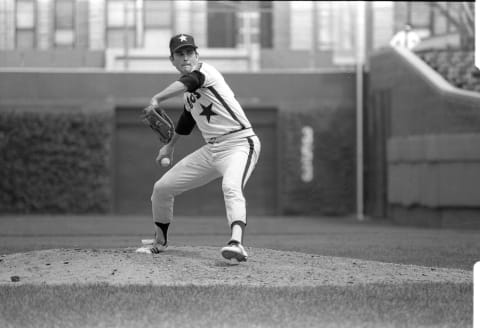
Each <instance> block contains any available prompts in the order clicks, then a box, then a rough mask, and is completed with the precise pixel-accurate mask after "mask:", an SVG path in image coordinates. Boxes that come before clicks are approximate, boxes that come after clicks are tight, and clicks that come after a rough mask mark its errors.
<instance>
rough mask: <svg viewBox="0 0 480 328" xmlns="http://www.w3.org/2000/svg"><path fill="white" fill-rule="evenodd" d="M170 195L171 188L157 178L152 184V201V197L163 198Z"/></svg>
mask: <svg viewBox="0 0 480 328" xmlns="http://www.w3.org/2000/svg"><path fill="white" fill-rule="evenodd" d="M170 197H172V192H171V188H169V186H168V185H167V184H166V183H165V182H164V181H163V180H162V179H160V180H158V181H157V182H155V184H154V185H153V193H152V201H153V199H163V198H170Z"/></svg>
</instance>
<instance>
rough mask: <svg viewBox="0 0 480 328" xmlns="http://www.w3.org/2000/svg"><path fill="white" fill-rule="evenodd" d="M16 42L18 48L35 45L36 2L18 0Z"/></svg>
mask: <svg viewBox="0 0 480 328" xmlns="http://www.w3.org/2000/svg"><path fill="white" fill-rule="evenodd" d="M15 29H16V31H15V39H16V40H15V43H16V48H18V49H32V48H34V47H35V3H34V1H33V0H18V1H17V2H16V8H15Z"/></svg>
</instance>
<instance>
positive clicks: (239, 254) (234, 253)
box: [221, 243, 248, 262]
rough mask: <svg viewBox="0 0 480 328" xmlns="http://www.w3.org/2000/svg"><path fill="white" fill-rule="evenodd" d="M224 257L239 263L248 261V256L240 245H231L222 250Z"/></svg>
mask: <svg viewBox="0 0 480 328" xmlns="http://www.w3.org/2000/svg"><path fill="white" fill-rule="evenodd" d="M221 253H222V256H223V257H224V258H226V259H227V260H236V261H238V262H245V261H247V258H248V254H247V252H246V251H245V248H243V246H242V244H240V243H230V244H229V245H227V246H225V247H223V248H222V250H221Z"/></svg>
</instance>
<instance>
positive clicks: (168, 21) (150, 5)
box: [143, 0, 173, 49]
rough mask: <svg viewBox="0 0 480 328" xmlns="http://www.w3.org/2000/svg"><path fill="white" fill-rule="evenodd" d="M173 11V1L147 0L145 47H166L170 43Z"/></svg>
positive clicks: (145, 7)
mask: <svg viewBox="0 0 480 328" xmlns="http://www.w3.org/2000/svg"><path fill="white" fill-rule="evenodd" d="M172 11H173V8H172V1H158V0H145V2H144V4H143V21H144V35H143V37H144V47H145V48H149V49H151V48H165V45H167V44H168V42H169V40H170V34H171V27H172Z"/></svg>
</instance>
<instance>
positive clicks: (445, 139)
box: [387, 133, 480, 163]
mask: <svg viewBox="0 0 480 328" xmlns="http://www.w3.org/2000/svg"><path fill="white" fill-rule="evenodd" d="M387 158H388V162H389V163H411V162H425V161H427V162H434V161H439V162H443V161H453V162H461V161H480V133H462V134H434V135H415V136H408V137H393V138H390V139H389V140H388V141H387Z"/></svg>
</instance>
